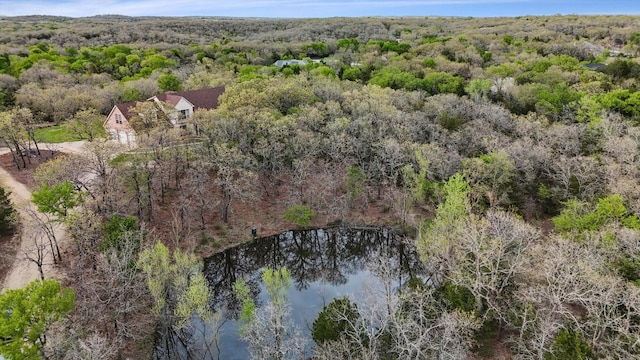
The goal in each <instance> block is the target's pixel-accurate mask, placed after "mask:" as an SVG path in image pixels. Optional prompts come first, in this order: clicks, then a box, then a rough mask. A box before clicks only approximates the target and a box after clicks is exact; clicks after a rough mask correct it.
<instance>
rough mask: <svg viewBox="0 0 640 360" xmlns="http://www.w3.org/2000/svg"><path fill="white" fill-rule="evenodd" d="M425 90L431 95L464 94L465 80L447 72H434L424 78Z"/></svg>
mask: <svg viewBox="0 0 640 360" xmlns="http://www.w3.org/2000/svg"><path fill="white" fill-rule="evenodd" d="M423 86H424V89H425V90H426V91H427V92H428V93H430V94H431V95H435V94H446V93H449V94H457V95H463V94H464V79H463V78H461V77H459V76H457V75H451V74H449V73H447V72H432V73H428V74H427V75H425V77H424V85H423Z"/></svg>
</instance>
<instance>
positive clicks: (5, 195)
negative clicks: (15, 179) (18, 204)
mask: <svg viewBox="0 0 640 360" xmlns="http://www.w3.org/2000/svg"><path fill="white" fill-rule="evenodd" d="M9 195H11V193H10V192H8V191H6V190H5V189H4V188H3V187H1V186H0V235H6V234H11V233H13V230H14V225H15V221H16V210H15V209H14V207H13V204H12V203H11V199H9Z"/></svg>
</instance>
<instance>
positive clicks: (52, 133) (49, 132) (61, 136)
mask: <svg viewBox="0 0 640 360" xmlns="http://www.w3.org/2000/svg"><path fill="white" fill-rule="evenodd" d="M35 135H36V140H37V141H39V142H44V143H52V144H57V143H61V142H71V141H80V140H83V139H81V138H79V137H78V136H77V135H76V134H72V133H71V132H70V131H69V130H68V129H67V127H66V126H64V125H55V126H49V127H46V128H40V129H36V131H35Z"/></svg>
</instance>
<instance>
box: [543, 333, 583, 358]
mask: <svg viewBox="0 0 640 360" xmlns="http://www.w3.org/2000/svg"><path fill="white" fill-rule="evenodd" d="M544 358H545V360H584V359H592V358H593V352H592V350H591V346H590V345H589V343H587V342H586V341H585V340H583V338H582V335H581V334H580V333H578V332H575V331H573V330H571V329H563V330H562V331H560V332H559V333H558V335H556V338H555V339H554V342H553V344H552V345H551V351H549V352H547V353H546V354H545V356H544Z"/></svg>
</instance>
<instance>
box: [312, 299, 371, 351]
mask: <svg viewBox="0 0 640 360" xmlns="http://www.w3.org/2000/svg"><path fill="white" fill-rule="evenodd" d="M358 317H359V313H358V309H357V305H356V304H355V303H352V302H351V301H350V300H349V298H348V297H346V296H345V297H342V298H335V299H333V300H332V301H331V302H330V303H329V305H325V306H323V307H322V311H320V313H318V317H317V318H316V319H315V320H314V321H313V325H312V327H311V338H312V339H313V341H315V342H316V343H318V344H321V343H324V342H326V341H331V340H338V339H340V338H341V337H342V336H343V334H344V333H345V332H346V331H348V330H349V329H350V323H354V322H355V321H356V320H357V319H358Z"/></svg>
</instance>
